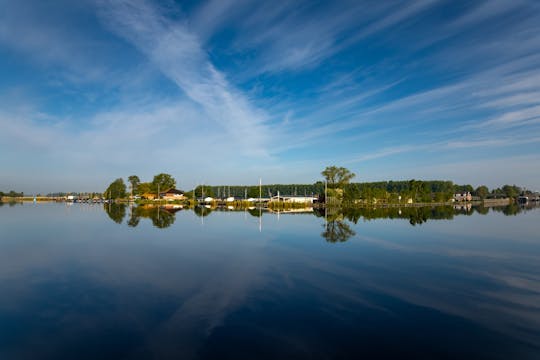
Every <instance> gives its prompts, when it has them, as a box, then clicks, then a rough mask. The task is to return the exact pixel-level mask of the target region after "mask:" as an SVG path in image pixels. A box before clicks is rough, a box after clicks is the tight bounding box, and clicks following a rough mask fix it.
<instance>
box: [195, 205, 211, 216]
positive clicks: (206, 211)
mask: <svg viewBox="0 0 540 360" xmlns="http://www.w3.org/2000/svg"><path fill="white" fill-rule="evenodd" d="M212 211H213V209H212V208H211V207H206V206H195V207H194V208H193V212H194V213H195V215H197V216H198V217H206V216H208V215H210V214H211V213H212Z"/></svg>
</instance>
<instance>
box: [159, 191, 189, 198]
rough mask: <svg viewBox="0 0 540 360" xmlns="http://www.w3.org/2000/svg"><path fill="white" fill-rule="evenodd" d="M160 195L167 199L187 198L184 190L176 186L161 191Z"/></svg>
mask: <svg viewBox="0 0 540 360" xmlns="http://www.w3.org/2000/svg"><path fill="white" fill-rule="evenodd" d="M159 196H160V198H161V199H163V200H165V201H174V200H184V199H185V198H186V197H185V195H184V192H183V191H181V190H177V189H174V188H172V189H169V190H167V191H165V192H163V193H160V194H159Z"/></svg>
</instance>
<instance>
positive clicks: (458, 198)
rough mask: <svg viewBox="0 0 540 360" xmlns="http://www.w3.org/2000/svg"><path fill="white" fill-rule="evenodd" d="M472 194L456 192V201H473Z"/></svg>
mask: <svg viewBox="0 0 540 360" xmlns="http://www.w3.org/2000/svg"><path fill="white" fill-rule="evenodd" d="M471 200H472V195H471V193H470V192H468V191H467V192H464V193H457V194H454V201H471Z"/></svg>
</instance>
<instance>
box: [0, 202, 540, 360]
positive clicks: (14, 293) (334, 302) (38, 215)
mask: <svg viewBox="0 0 540 360" xmlns="http://www.w3.org/2000/svg"><path fill="white" fill-rule="evenodd" d="M177 210H178V209H177ZM539 231H540V209H538V208H533V209H529V210H526V211H522V210H520V209H519V208H517V207H510V208H506V209H500V211H495V210H493V209H491V210H487V209H478V210H475V209H471V210H468V211H467V210H454V209H452V208H440V209H437V210H432V209H425V210H419V209H414V210H408V209H403V210H401V211H400V210H398V209H395V210H392V211H391V212H388V211H387V212H385V211H383V210H369V211H356V212H349V213H345V214H340V213H337V212H330V213H326V214H324V213H316V214H313V213H307V214H294V215H293V214H280V215H277V214H273V213H266V212H263V213H262V214H259V212H258V210H252V211H239V212H236V211H235V212H233V211H213V212H210V210H209V209H197V211H191V210H180V211H176V212H175V210H172V209H168V210H167V209H158V208H142V207H141V208H138V209H130V208H129V207H127V208H126V207H121V206H108V205H105V208H104V207H103V206H102V205H86V204H73V205H71V206H68V205H66V204H24V205H14V206H9V205H7V204H4V205H3V206H0V359H6V360H11V359H212V358H220V359H304V358H305V359H359V358H379V359H380V358H393V359H395V358H405V357H411V358H414V359H464V358H475V359H539V358H540V235H539Z"/></svg>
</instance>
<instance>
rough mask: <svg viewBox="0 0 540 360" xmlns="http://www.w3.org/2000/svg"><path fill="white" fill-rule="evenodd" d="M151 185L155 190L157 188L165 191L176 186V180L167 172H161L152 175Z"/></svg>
mask: <svg viewBox="0 0 540 360" xmlns="http://www.w3.org/2000/svg"><path fill="white" fill-rule="evenodd" d="M152 185H153V187H154V189H156V190H158V189H159V191H166V190H168V189H171V188H174V187H175V186H176V180H174V178H173V177H172V176H171V175H169V174H164V173H161V174H158V175H156V176H154V180H152Z"/></svg>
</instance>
